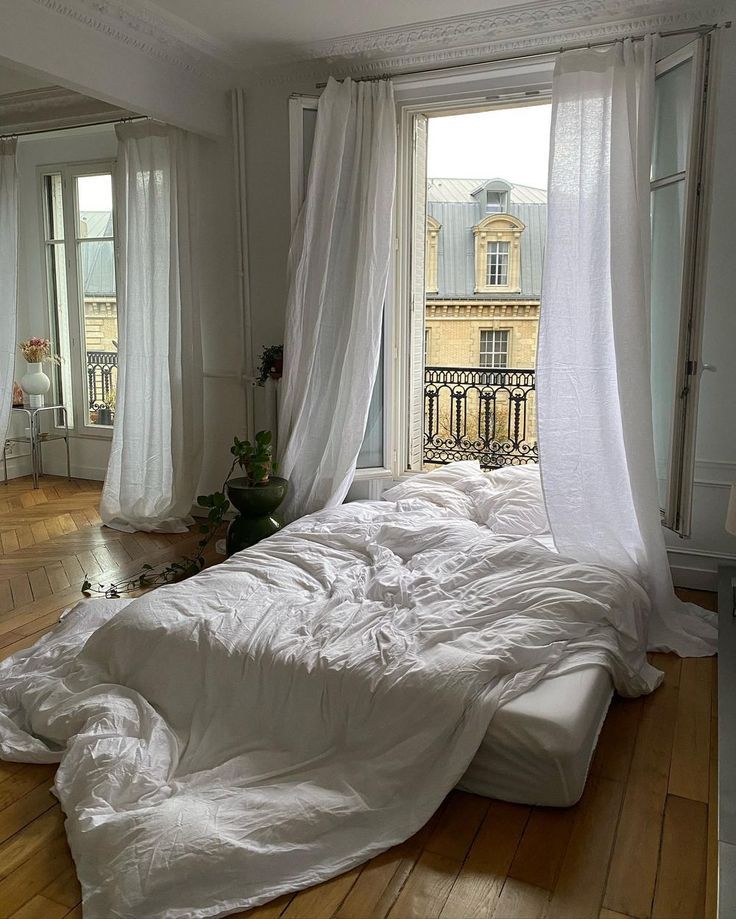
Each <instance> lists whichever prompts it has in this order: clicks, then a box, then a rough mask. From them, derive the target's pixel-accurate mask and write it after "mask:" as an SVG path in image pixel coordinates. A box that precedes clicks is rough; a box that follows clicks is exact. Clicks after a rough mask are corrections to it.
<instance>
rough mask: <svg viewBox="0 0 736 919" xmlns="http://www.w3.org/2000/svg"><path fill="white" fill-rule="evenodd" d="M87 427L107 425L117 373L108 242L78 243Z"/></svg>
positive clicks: (111, 245) (112, 273)
mask: <svg viewBox="0 0 736 919" xmlns="http://www.w3.org/2000/svg"><path fill="white" fill-rule="evenodd" d="M79 280H80V287H81V290H82V303H83V308H84V313H83V335H84V353H85V369H86V380H87V398H88V413H89V414H88V423H89V424H97V425H111V424H112V422H113V418H114V415H115V396H116V385H117V373H118V310H117V297H116V292H115V246H114V243H113V241H112V240H100V241H92V240H83V241H81V242H80V243H79Z"/></svg>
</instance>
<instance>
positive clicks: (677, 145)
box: [652, 58, 693, 180]
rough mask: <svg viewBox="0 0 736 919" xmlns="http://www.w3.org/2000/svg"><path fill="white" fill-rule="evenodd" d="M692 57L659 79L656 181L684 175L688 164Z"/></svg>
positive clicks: (655, 119)
mask: <svg viewBox="0 0 736 919" xmlns="http://www.w3.org/2000/svg"><path fill="white" fill-rule="evenodd" d="M692 76H693V61H692V58H690V59H688V60H686V61H683V63H682V64H679V65H678V66H677V67H673V68H672V70H668V71H666V72H665V73H663V74H662V75H661V76H659V77H657V80H656V84H655V87H656V109H655V116H654V147H653V151H652V179H653V180H654V179H661V178H663V177H664V176H669V175H674V174H675V173H676V172H682V171H684V169H685V168H686V165H687V154H688V146H689V140H690V123H691V118H692V102H691V84H692Z"/></svg>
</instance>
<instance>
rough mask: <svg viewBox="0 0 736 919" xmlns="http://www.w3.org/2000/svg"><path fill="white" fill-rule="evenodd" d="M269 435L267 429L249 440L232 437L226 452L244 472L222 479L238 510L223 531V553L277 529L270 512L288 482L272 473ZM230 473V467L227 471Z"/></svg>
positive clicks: (247, 544) (275, 507)
mask: <svg viewBox="0 0 736 919" xmlns="http://www.w3.org/2000/svg"><path fill="white" fill-rule="evenodd" d="M272 441H273V436H272V434H271V432H270V431H259V432H258V433H257V434H256V436H255V438H254V441H253V443H251V442H250V441H249V440H240V439H239V438H238V437H236V438H235V439H234V441H233V445H232V447H230V452H231V453H232V455H233V457H234V458H235V459H234V461H233V468H234V467H235V466H236V465H238V466H240V468H241V469H242V470H243V472H244V473H245V475H242V476H238V477H237V478H230V476H228V479H227V481H226V482H225V489H226V491H227V496H228V498H229V499H230V501H231V502H232V504H233V506H234V507H235V508H236V509H237V511H238V512H239V516H237V517H236V518H235V519H234V520H233V521H232V523H231V524H230V526H229V527H228V531H227V539H226V541H225V544H226V549H227V554H228V555H232V554H233V552H239V551H240V550H241V549H247V548H248V546H252V545H254V544H255V543H257V542H259V541H260V540H261V539H265V538H266V537H267V536H271V535H273V534H274V533H275V532H276V531H277V530H280V529H281V526H282V524H281V522H280V521H279V520H278V519H277V518H276V517H275V516H274V512H275V511H276V509H277V508H278V506H279V505H280V504H281V502H282V501H283V500H284V498H285V497H286V492H287V490H288V487H289V483H288V481H287V480H286V479H282V478H279V477H278V476H275V475H273V472H274V469H275V467H274V462H273V445H272ZM231 474H232V470H231Z"/></svg>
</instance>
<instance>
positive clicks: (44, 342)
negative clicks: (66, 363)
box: [18, 338, 61, 364]
mask: <svg viewBox="0 0 736 919" xmlns="http://www.w3.org/2000/svg"><path fill="white" fill-rule="evenodd" d="M18 347H19V348H20V350H21V351H22V352H23V357H24V358H25V359H26V360H27V361H28V363H29V364H41V363H51V364H60V363H61V358H60V357H59V355H58V354H54V353H53V351H52V350H51V342H50V341H49V339H48V338H28V339H26V341H22V342H20V343H19V344H18Z"/></svg>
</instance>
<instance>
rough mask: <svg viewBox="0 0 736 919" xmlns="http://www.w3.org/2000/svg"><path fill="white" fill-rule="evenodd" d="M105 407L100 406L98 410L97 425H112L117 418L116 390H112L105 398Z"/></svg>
mask: <svg viewBox="0 0 736 919" xmlns="http://www.w3.org/2000/svg"><path fill="white" fill-rule="evenodd" d="M103 401H104V403H105V404H104V406H100V408H98V409H97V421H96V422H95V423H96V424H105V425H111V424H112V421H113V418H114V417H115V389H114V387H113V389H111V390H110V392H109V393H108V394H107V395H106V396H105V398H104V400H103Z"/></svg>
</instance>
